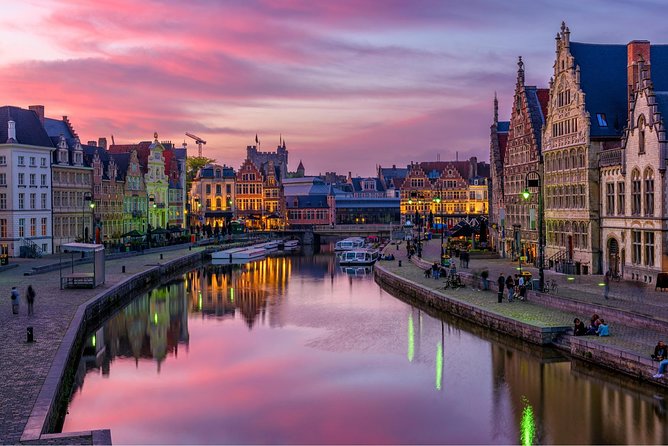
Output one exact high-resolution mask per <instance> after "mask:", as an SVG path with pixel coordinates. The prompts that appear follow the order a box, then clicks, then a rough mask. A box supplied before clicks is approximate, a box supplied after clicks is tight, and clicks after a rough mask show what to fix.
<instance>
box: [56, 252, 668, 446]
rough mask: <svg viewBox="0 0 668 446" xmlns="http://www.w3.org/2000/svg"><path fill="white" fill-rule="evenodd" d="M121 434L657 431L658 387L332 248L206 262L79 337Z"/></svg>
mask: <svg viewBox="0 0 668 446" xmlns="http://www.w3.org/2000/svg"><path fill="white" fill-rule="evenodd" d="M75 381H76V382H75V388H74V389H73V392H72V396H71V401H70V404H69V408H68V414H67V416H66V417H65V419H64V425H63V431H64V432H72V431H82V430H89V429H95V428H111V432H112V441H113V442H114V443H115V444H127V443H133V444H137V443H140V444H182V443H187V444H193V443H197V444H207V443H218V444H219V443H228V444H230V443H231V444H257V443H282V444H305V443H308V444H323V443H330V444H334V443H335V444H351V443H354V444H434V443H462V444H463V443H474V444H475V443H485V444H489V443H496V444H517V443H524V444H531V443H534V444H538V443H541V444H548V443H557V444H559V443H569V444H600V443H625V444H654V443H656V444H665V443H668V431H667V425H666V411H667V408H666V401H665V400H664V399H663V394H657V393H656V392H657V390H655V389H654V388H652V387H650V386H643V385H640V384H637V383H635V382H634V381H633V380H630V379H627V378H623V377H619V376H617V375H613V374H608V373H605V372H603V371H601V370H598V369H592V368H591V367H589V366H587V365H586V364H582V363H577V362H571V361H570V360H568V358H566V357H564V356H563V355H561V354H560V353H559V352H557V351H555V350H552V349H546V348H538V347H533V346H529V345H527V344H524V343H521V342H519V341H516V340H514V339H511V338H508V337H505V336H502V335H499V334H496V333H494V332H491V331H489V330H485V329H481V328H479V327H476V326H473V325H470V324H468V323H464V322H462V321H459V320H456V319H452V318H449V317H447V316H443V315H439V314H435V313H433V312H431V311H429V310H426V309H424V308H422V309H421V308H419V307H418V306H415V305H411V304H410V303H408V302H404V301H402V300H401V299H399V298H397V297H394V296H392V295H390V294H388V293H386V292H385V291H383V290H382V289H380V288H379V286H378V285H377V284H376V283H375V282H374V281H373V276H372V274H371V271H370V269H368V268H367V269H365V268H357V269H349V270H342V269H341V268H340V267H338V266H337V265H336V263H335V261H334V257H333V255H332V254H331V253H322V254H315V255H313V254H310V255H308V254H305V255H301V256H296V257H277V258H268V259H264V260H261V261H257V262H253V263H249V264H246V265H242V266H234V267H231V266H217V265H208V266H206V267H203V268H201V269H197V270H193V271H191V272H188V273H187V274H185V275H184V276H183V277H182V278H181V279H180V280H177V281H174V282H172V283H169V284H167V285H165V286H161V287H159V288H156V289H154V290H152V291H151V292H149V293H147V294H143V295H141V296H138V297H137V298H136V299H135V300H134V301H132V302H131V303H130V304H129V305H128V306H127V307H126V308H124V309H123V310H121V311H120V312H119V313H118V314H116V315H115V316H113V317H112V318H110V319H109V321H107V322H106V323H105V325H104V326H103V327H100V328H99V329H98V330H97V331H95V333H91V334H90V336H89V338H88V339H87V341H86V346H85V348H84V351H83V353H82V358H81V361H80V364H79V367H78V369H77V376H76V379H75Z"/></svg>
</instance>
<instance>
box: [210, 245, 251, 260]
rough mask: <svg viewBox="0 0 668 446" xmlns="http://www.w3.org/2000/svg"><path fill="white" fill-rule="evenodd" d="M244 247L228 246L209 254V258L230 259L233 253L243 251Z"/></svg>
mask: <svg viewBox="0 0 668 446" xmlns="http://www.w3.org/2000/svg"><path fill="white" fill-rule="evenodd" d="M245 249H247V248H230V249H225V250H223V251H217V252H214V253H213V254H211V258H212V259H214V260H231V259H232V255H233V254H234V253H236V252H239V251H243V250H245Z"/></svg>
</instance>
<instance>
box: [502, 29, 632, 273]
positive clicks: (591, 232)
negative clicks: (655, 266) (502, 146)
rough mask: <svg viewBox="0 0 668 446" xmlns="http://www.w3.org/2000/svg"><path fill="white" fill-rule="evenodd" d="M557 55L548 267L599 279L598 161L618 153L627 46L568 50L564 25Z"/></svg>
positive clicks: (546, 153)
mask: <svg viewBox="0 0 668 446" xmlns="http://www.w3.org/2000/svg"><path fill="white" fill-rule="evenodd" d="M556 50H557V51H556V59H555V62H554V75H553V78H552V79H551V80H550V102H549V106H548V113H547V119H546V122H545V130H544V133H543V147H542V153H543V160H544V171H545V174H544V182H543V183H544V198H545V202H544V204H545V225H546V235H547V239H546V250H545V258H546V266H548V267H549V266H555V267H556V268H557V270H559V271H563V272H569V273H576V274H577V273H581V274H592V273H594V274H600V273H601V272H602V264H601V263H602V262H601V252H602V250H601V246H600V239H601V234H600V226H599V223H600V204H601V203H600V195H599V192H600V189H599V169H598V159H599V153H600V152H601V151H602V150H608V149H613V148H619V147H620V146H621V140H622V136H623V130H624V125H625V123H626V118H625V117H626V109H627V102H628V101H627V98H628V91H627V82H626V68H627V63H626V62H627V60H626V46H625V45H599V44H588V43H579V42H571V40H570V31H569V29H568V28H567V27H566V25H565V24H563V23H562V26H561V32H560V33H558V34H557V38H556ZM507 193H508V192H507V191H506V194H507Z"/></svg>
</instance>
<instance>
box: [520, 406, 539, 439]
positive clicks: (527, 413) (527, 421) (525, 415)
mask: <svg viewBox="0 0 668 446" xmlns="http://www.w3.org/2000/svg"><path fill="white" fill-rule="evenodd" d="M522 403H523V404H524V410H522V421H521V422H520V442H521V443H522V446H531V445H533V440H534V438H535V436H536V420H535V419H534V416H533V407H531V404H529V400H527V399H526V397H522Z"/></svg>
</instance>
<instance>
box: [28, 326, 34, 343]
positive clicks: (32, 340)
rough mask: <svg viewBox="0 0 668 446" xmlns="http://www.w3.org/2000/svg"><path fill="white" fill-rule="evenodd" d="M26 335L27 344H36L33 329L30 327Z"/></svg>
mask: <svg viewBox="0 0 668 446" xmlns="http://www.w3.org/2000/svg"><path fill="white" fill-rule="evenodd" d="M26 334H27V339H26V342H35V338H33V333H32V327H28V330H27V333H26Z"/></svg>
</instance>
